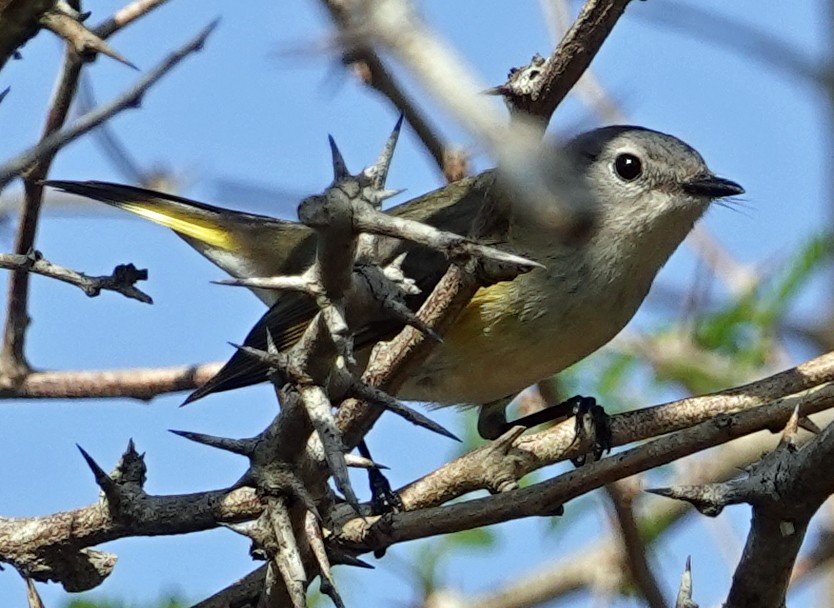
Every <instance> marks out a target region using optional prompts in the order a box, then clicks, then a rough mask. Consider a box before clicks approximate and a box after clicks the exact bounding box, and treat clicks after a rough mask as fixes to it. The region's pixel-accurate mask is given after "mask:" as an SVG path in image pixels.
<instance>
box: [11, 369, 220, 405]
mask: <svg viewBox="0 0 834 608" xmlns="http://www.w3.org/2000/svg"><path fill="white" fill-rule="evenodd" d="M221 367H222V364H221V363H205V364H203V365H182V366H176V367H162V368H144V369H143V368H130V369H121V370H119V369H114V370H69V371H33V372H29V373H28V374H27V375H26V376H25V377H24V378H23V380H22V381H20V382H19V383H15V384H13V383H12V382H11V381H10V379H8V378H2V377H0V387H2V388H0V398H2V399H97V398H114V397H128V398H131V399H141V400H142V401H150V400H151V399H153V398H154V397H158V396H159V395H162V394H165V393H171V392H176V391H184V390H193V389H195V388H196V387H198V386H201V385H202V384H205V382H206V381H207V380H208V379H209V378H211V377H213V376H214V375H215V374H216V373H217V372H218V371H219V370H220V368H221Z"/></svg>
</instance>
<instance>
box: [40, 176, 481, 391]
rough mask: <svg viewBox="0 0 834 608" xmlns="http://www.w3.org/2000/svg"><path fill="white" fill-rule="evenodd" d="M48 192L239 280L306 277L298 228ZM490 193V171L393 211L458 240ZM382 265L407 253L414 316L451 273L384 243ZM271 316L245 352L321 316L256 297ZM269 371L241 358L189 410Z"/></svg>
mask: <svg viewBox="0 0 834 608" xmlns="http://www.w3.org/2000/svg"><path fill="white" fill-rule="evenodd" d="M46 185H49V186H52V187H56V188H60V189H62V190H65V191H67V192H70V193H74V194H79V195H82V196H86V197H88V198H92V199H95V200H98V201H101V202H104V203H107V204H109V205H113V206H114V207H118V208H120V209H124V210H125V211H130V212H132V213H135V214H137V215H139V216H141V217H144V218H146V219H149V220H151V221H153V222H156V223H158V224H161V225H163V226H167V227H168V228H171V229H172V230H174V231H175V232H176V233H177V234H179V235H180V236H181V237H182V238H183V239H184V240H185V241H186V242H187V243H188V244H189V245H191V246H192V247H194V248H195V249H196V250H197V251H199V252H200V253H201V254H203V255H204V256H205V257H207V258H208V259H209V260H211V261H212V262H213V263H215V264H216V265H217V266H219V267H220V268H222V269H223V270H225V271H226V272H228V273H229V274H231V275H232V276H236V277H253V276H273V275H281V274H296V273H300V272H303V271H304V270H305V269H306V268H307V267H308V266H309V264H310V263H311V262H312V260H313V256H314V253H315V246H316V243H315V238H314V235H313V232H312V231H311V230H310V229H309V228H307V227H306V226H303V225H301V224H298V223H295V222H288V221H283V220H278V219H275V218H271V217H268V216H264V215H256V214H249V213H242V212H239V211H233V210H230V209H224V208H221V207H214V206H211V205H207V204H205V203H200V202H197V201H193V200H190V199H186V198H182V197H179V196H174V195H170V194H163V193H160V192H155V191H152V190H146V189H144V188H138V187H134V186H124V185H120V184H113V183H108V182H98V181H86V182H76V181H49V182H46ZM493 187H494V176H493V174H492V173H491V172H486V173H482V174H480V175H478V176H475V177H472V178H466V179H463V180H460V181H457V182H454V183H452V184H448V185H447V186H444V187H443V188H440V189H438V190H435V191H433V192H429V193H428V194H425V195H423V196H421V197H418V198H416V199H413V200H411V201H408V202H406V203H403V204H402V205H398V206H396V207H394V208H392V209H390V210H389V211H388V212H389V213H391V214H392V215H395V216H398V217H403V218H407V219H412V220H416V221H421V222H425V223H427V224H430V225H432V226H435V227H437V228H441V229H443V230H448V231H451V232H455V233H458V234H467V233H468V232H469V231H470V228H471V224H472V218H474V217H475V216H477V214H478V210H479V209H480V207H481V206H482V205H483V204H484V202H485V201H486V200H488V199H489V198H490V193H491V192H492V188H493ZM381 243H382V244H381V246H380V248H379V249H380V250H381V251H383V254H382V262H383V263H385V262H387V261H390V260H393V259H394V258H395V257H396V256H397V255H399V254H400V253H402V252H403V251H406V252H407V256H406V259H405V261H404V263H403V270H404V272H405V274H406V276H408V277H410V278H412V279H413V280H414V281H415V282H416V284H417V286H418V287H419V288H420V289H421V292H422V293H421V294H419V295H416V296H409V298H408V299H407V300H408V301H407V303H408V305H409V306H410V307H411V308H412V309H414V310H416V309H417V308H418V307H419V306H420V305H421V304H422V302H423V301H424V300H425V298H426V297H427V296H428V294H429V293H431V290H432V289H433V288H434V285H435V284H436V283H437V281H438V280H439V279H440V277H441V276H442V275H443V273H444V272H445V271H446V269H447V267H448V261H447V260H446V258H445V257H444V256H443V255H442V254H440V253H438V252H436V251H432V250H428V249H426V248H423V247H420V246H417V245H413V244H411V243H406V242H403V241H398V240H396V239H381ZM254 291H256V293H258V295H259V296H260V297H261V299H262V300H263V301H264V302H266V303H267V304H272V306H271V307H270V309H269V310H268V311H267V312H266V313H265V314H264V315H263V316H262V317H261V319H260V320H259V321H258V323H257V324H256V325H255V327H254V328H253V329H252V330H251V331H250V332H249V334H248V335H247V336H246V339H245V340H244V344H245V345H246V346H251V347H253V348H257V349H259V350H266V347H267V332H269V334H270V335H271V337H272V339H273V341H274V343H275V345H276V347H277V348H278V349H279V350H286V349H288V348H290V347H291V346H292V345H293V344H295V343H296V342H297V341H298V340H299V338H300V337H301V335H302V333H303V332H304V330H305V329H306V327H307V324H308V323H309V322H310V320H311V319H312V318H313V317H314V316H315V314H316V312H317V311H318V309H317V307H316V305H315V302H314V301H313V300H312V299H311V298H310V297H309V296H306V295H304V294H300V293H285V294H282V295H281V296H280V297H277V296H276V295H275V294H276V292H274V291H266V290H254ZM401 325H402V324H401V323H399V322H395V321H382V322H375V323H372V324H368V325H365V326H362V327H359V328H358V329H357V333H356V339H355V346H356V348H357V350H361V349H363V348H367V347H369V346H371V345H373V344H374V343H376V342H378V341H379V340H383V339H386V338H389V337H391V336H392V335H393V334H394V333H395V332H396V331H398V330H399V328H400V327H401ZM267 373H268V370H267V369H266V368H265V367H264V366H263V365H262V364H261V363H260V362H258V361H257V360H256V359H254V358H252V357H250V356H249V355H247V354H245V353H243V352H241V351H238V352H236V353H235V354H234V355H233V356H232V358H231V359H230V360H229V361H228V362H227V363H226V365H224V366H223V368H222V369H221V370H220V371H219V372H218V373H217V375H215V376H214V377H213V378H211V379H210V380H209V381H208V382H207V383H206V384H204V385H203V386H201V387H200V388H199V389H197V390H196V391H195V392H193V393H192V394H191V395H189V397H188V398H187V399H186V403H189V402H191V401H194V400H196V399H199V398H200V397H203V396H205V395H208V394H209V393H213V392H218V391H224V390H230V389H234V388H239V387H243V386H248V385H250V384H255V383H258V382H263V381H265V380H266V379H267Z"/></svg>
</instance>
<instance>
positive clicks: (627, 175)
mask: <svg viewBox="0 0 834 608" xmlns="http://www.w3.org/2000/svg"><path fill="white" fill-rule="evenodd" d="M614 171H616V172H617V175H619V176H620V177H621V178H622V179H624V180H625V181H627V182H630V181H632V180H635V179H637V178H638V177H640V174H641V173H643V163H641V162H640V159H639V158H637V157H636V156H634V154H629V153H625V154H620V155H619V156H617V158H615V159H614Z"/></svg>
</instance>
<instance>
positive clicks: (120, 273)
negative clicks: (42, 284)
mask: <svg viewBox="0 0 834 608" xmlns="http://www.w3.org/2000/svg"><path fill="white" fill-rule="evenodd" d="M0 268H5V269H7V270H23V271H26V272H31V273H32V274H39V275H42V276H45V277H50V278H53V279H57V280H59V281H63V282H64V283H69V284H70V285H75V286H77V287H80V288H81V290H82V291H83V292H84V293H86V294H87V295H88V296H90V297H95V296H97V295H99V294H100V293H101V292H102V290H106V291H115V292H117V293H120V294H122V295H123V296H125V297H128V298H133V299H134V300H139V301H140V302H144V303H145V304H152V303H153V300H152V299H151V297H150V296H149V295H147V294H146V293H144V292H143V291H141V290H140V289H138V288H137V287H136V286H135V283H136V282H137V281H144V280H146V279H147V278H148V271H147V270H139V269H138V268H136V267H135V266H134V265H133V264H125V265H120V266H116V268H115V269H114V270H113V272H112V274H110V275H107V276H98V277H91V276H88V275H86V274H83V273H81V272H77V271H75V270H71V269H69V268H63V267H61V266H56V265H55V264H53V263H52V262H50V261H48V260H45V259H44V258H43V257H41V254H40V252H38V251H33V252H32V253H31V254H30V255H17V254H14V253H5V254H0Z"/></svg>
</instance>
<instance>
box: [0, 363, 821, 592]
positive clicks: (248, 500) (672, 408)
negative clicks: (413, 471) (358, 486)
mask: <svg viewBox="0 0 834 608" xmlns="http://www.w3.org/2000/svg"><path fill="white" fill-rule="evenodd" d="M831 375H834V356H832V355H828V356H826V357H822V358H819V359H816V360H813V361H809V362H808V363H806V364H804V365H802V366H799V367H797V368H794V369H792V370H789V371H787V372H783V373H782V374H779V375H777V376H773V377H771V378H766V379H764V380H762V381H760V382H758V383H753V384H751V385H748V386H747V387H742V389H743V392H744V393H745V394H747V395H750V396H751V397H750V398H749V399H745V400H744V401H743V402H741V404H740V403H739V402H738V401H737V400H736V399H737V398H738V396H739V394H740V392H742V389H735V390H734V391H725V392H724V393H719V394H715V395H711V396H706V397H696V398H691V399H685V400H682V401H678V402H675V403H670V404H667V405H665V406H657V407H656V408H648V409H647V410H639V411H636V412H628V413H626V414H620V415H617V416H615V417H614V419H613V424H614V427H615V428H616V429H618V431H617V432H616V434H615V436H616V437H618V439H617V440H616V441H617V442H618V443H621V442H625V441H639V440H642V439H646V436H645V435H641V434H639V433H637V432H636V430H635V429H638V428H639V429H646V428H649V427H653V428H654V429H655V432H657V433H658V434H666V433H668V432H669V431H671V430H673V429H675V428H678V427H679V425H680V420H679V419H678V416H680V415H681V413H682V412H686V413H685V414H684V417H685V418H687V419H690V418H691V413H692V412H693V411H696V410H697V411H700V412H701V413H702V417H703V418H706V419H707V420H708V421H707V422H702V423H700V424H697V425H696V426H694V427H693V428H691V429H687V430H685V431H681V432H678V433H676V434H672V435H668V436H666V437H662V438H660V439H656V440H654V441H652V442H650V443H648V444H645V445H642V446H640V447H637V448H634V449H632V450H629V451H627V452H623V453H620V454H616V455H613V456H610V457H607V458H604V459H603V460H601V461H599V462H596V463H593V464H590V465H586V466H585V467H583V468H582V469H579V470H576V471H571V472H570V473H566V474H564V475H560V476H558V477H556V478H554V479H551V480H548V481H545V482H542V483H539V484H536V485H534V486H530V487H527V488H523V489H518V490H515V491H512V492H504V493H501V494H498V495H496V496H492V497H489V498H484V499H476V500H470V501H466V502H463V503H459V504H456V505H453V506H449V507H439V508H426V507H427V506H429V504H430V503H428V500H427V499H426V497H425V496H422V497H421V496H420V494H419V490H420V489H421V487H425V485H426V480H429V479H433V480H434V481H433V485H435V486H442V485H444V484H446V485H448V486H455V485H457V489H456V491H454V492H452V491H449V490H446V491H442V492H432V493H431V495H432V496H433V497H434V498H435V500H438V501H439V500H441V499H440V498H439V497H452V496H456V495H462V494H463V493H466V492H468V491H470V490H471V489H474V487H473V486H471V485H464V486H461V485H460V484H458V483H457V482H458V479H456V478H454V477H451V476H450V473H451V472H454V471H456V469H459V468H460V467H461V463H468V465H467V466H468V467H469V468H472V469H476V468H482V469H483V468H491V467H494V466H495V465H494V463H493V462H491V461H490V460H489V458H490V457H491V456H490V455H488V454H486V453H487V450H491V449H494V447H492V446H494V445H495V444H490V445H488V446H485V447H484V448H480V449H478V450H475V451H473V452H470V453H469V454H467V455H466V456H464V457H462V458H461V459H459V460H458V461H456V462H454V463H451V464H450V465H446V466H445V467H442V468H441V469H439V470H438V471H437V472H435V473H433V474H431V475H429V476H427V477H425V478H423V480H420V481H418V482H416V483H414V484H412V485H411V486H409V487H407V488H405V489H404V490H403V492H402V497H403V500H404V502H405V504H406V507H407V508H408V509H411V510H413V511H410V512H407V513H402V514H398V515H393V516H385V517H384V518H383V519H382V521H381V522H380V523H375V522H377V521H378V520H377V518H366V519H352V518H348V519H347V520H346V521H345V523H344V525H343V526H341V527H337V528H335V529H334V532H336V533H337V535H338V536H339V538H340V539H341V541H342V543H344V544H346V545H349V547H350V549H351V551H369V550H371V549H373V548H379V547H382V546H388V545H389V544H392V543H396V542H403V541H405V540H409V539H412V538H423V537H426V536H432V535H436V534H443V533H447V532H450V531H457V530H464V529H470V528H472V527H477V526H480V525H486V524H490V523H497V522H498V521H507V520H510V519H515V518H518V517H524V516H527V515H530V514H539V515H540V514H542V513H543V512H545V511H549V512H552V511H554V510H557V509H558V507H559V506H560V505H561V504H563V503H564V502H566V501H568V500H570V499H571V498H575V497H576V496H579V495H582V494H584V493H586V492H588V491H591V490H592V489H594V488H598V487H601V486H602V485H604V484H606V483H610V482H612V481H614V480H616V479H622V478H624V477H627V476H630V475H633V474H635V473H638V472H640V471H643V470H647V469H650V468H653V467H655V466H657V465H658V464H661V463H666V462H670V461H672V460H676V459H678V458H680V457H683V456H685V455H688V454H692V453H694V452H696V451H698V450H702V449H706V448H707V447H711V446H713V445H717V444H719V443H722V442H726V441H729V440H731V439H733V438H736V437H739V436H742V435H746V434H750V433H753V432H756V431H759V430H762V429H768V428H774V427H775V426H776V425H781V424H782V423H783V422H784V420H786V419H787V418H788V417H789V415H790V412H791V411H792V410H793V409H794V408H795V407H796V406H799V407H800V411H801V412H802V413H803V414H811V413H813V412H815V411H819V410H821V409H823V408H826V407H831V405H832V400H834V387H832V385H830V384H827V383H826V384H823V385H817V387H818V388H816V389H812V390H806V391H805V392H803V393H800V394H799V395H793V396H788V397H784V398H782V399H779V400H776V401H775V402H773V403H771V404H770V405H765V406H764V407H762V404H764V403H768V401H769V400H768V399H766V398H765V397H763V396H760V397H758V398H757V397H755V395H757V394H759V393H762V392H764V391H766V390H772V391H774V393H776V394H778V393H779V388H777V387H781V390H782V391H784V390H788V389H789V388H793V387H796V386H797V384H795V383H792V382H786V381H785V380H786V379H787V378H794V379H797V378H801V377H804V378H807V379H808V381H810V382H813V381H815V380H822V379H824V378H826V377H827V376H831ZM823 381H824V382H830V381H831V380H830V379H829V380H823ZM734 400H735V401H734ZM719 403H723V404H724V407H725V410H724V411H725V412H730V411H739V409H741V408H744V407H746V408H750V409H746V410H745V411H743V412H740V413H737V414H734V415H723V416H722V415H719V414H720V413H721V410H720V409H719V408H718V404H719ZM676 410H677V414H676ZM633 416H638V417H645V418H652V419H655V420H658V419H661V420H665V421H666V422H665V425H660V426H658V425H649V424H634V425H632V426H631V427H630V430H629V432H630V435H628V436H626V434H625V433H626V429H625V428H624V419H627V418H628V417H633ZM276 432H283V433H286V434H285V435H284V436H283V437H285V441H286V442H287V443H288V444H290V446H291V447H292V445H293V442H295V446H296V448H294V449H297V448H298V446H300V445H301V444H303V434H301V437H302V439H301V441H299V434H298V433H295V432H294V431H293V429H292V428H290V427H288V426H283V427H276ZM276 438H277V439H281V435H276ZM573 439H574V432H573V423H572V421H568V422H566V423H563V424H561V425H558V426H556V427H553V428H551V429H548V430H546V431H542V432H540V433H535V434H532V435H529V436H524V437H521V438H520V439H518V440H517V441H516V446H515V447H514V448H513V449H514V450H515V451H516V452H515V454H513V455H510V456H505V457H504V458H505V459H506V460H507V461H508V462H507V463H506V464H505V468H510V467H512V466H513V464H514V463H516V462H517V461H518V459H519V455H520V454H521V453H523V452H522V450H521V449H520V448H521V447H522V446H526V448H525V450H524V452H528V450H530V449H534V450H537V451H538V453H539V460H538V462H539V466H545V464H547V459H546V458H543V456H545V455H546V454H553V453H561V454H562V455H563V457H568V456H570V455H571V454H572V453H579V452H580V448H578V447H576V446H575V445H574V446H573V449H572V450H571V449H568V447H569V446H570V444H571V443H573ZM283 441H284V440H281V441H276V445H277V444H280V445H284V444H283ZM257 443H260V442H257ZM528 453H529V452H528ZM522 470H523V467H522ZM444 475H446V476H447V477H448V478H447V479H445V480H444V479H443V476H444ZM482 487H483V486H482ZM421 499H422V500H421ZM448 499H449V498H445V500H448ZM131 500H135V501H138V502H137V504H136V505H133V506H131ZM122 503H123V504H122V506H121V507H120V508H121V509H123V510H128V511H129V512H130V513H131V517H129V518H119V517H117V516H115V515H114V514H113V513H112V512H111V511H109V510H108V508H107V506H106V505H102V504H101V503H95V504H93V505H90V506H88V507H83V508H81V509H76V510H74V511H68V512H65V513H58V514H55V515H51V516H46V517H36V518H3V519H0V561H4V562H6V563H12V564H14V565H15V566H17V567H18V568H22V569H26V568H29V569H30V570H26V571H33V570H36V571H40V572H41V573H42V576H43V577H44V578H40V579H38V580H45V579H46V578H49V579H53V580H54V579H56V578H61V576H66V572H65V568H63V567H58V566H56V565H55V564H54V563H53V562H52V561H50V559H48V558H47V557H40V558H38V561H37V562H36V563H30V560H31V559H33V558H32V556H36V555H37V556H48V555H49V554H50V551H53V550H55V551H57V550H58V549H57V548H58V547H60V548H62V549H61V550H62V551H66V548H68V547H74V548H76V549H77V550H79V551H80V550H81V549H84V548H87V547H90V546H93V545H96V544H100V543H103V542H107V541H110V540H115V539H117V538H123V537H126V536H139V535H144V536H147V535H160V534H183V533H188V532H194V531H197V530H204V529H207V528H211V527H215V526H217V525H219V524H221V523H227V522H238V521H243V520H250V519H253V518H255V517H257V516H258V515H259V514H260V513H261V512H262V510H263V503H262V502H261V501H260V500H259V499H258V498H257V497H256V495H255V493H254V492H253V491H252V490H250V489H247V488H241V489H235V490H233V491H217V492H203V493H199V494H189V495H180V496H149V495H144V494H143V495H141V500H139V499H137V498H133V499H131V498H128V499H127V503H125V501H124V500H122ZM439 504H441V503H440V502H435V503H434V505H439ZM434 505H432V506H434ZM137 509H138V510H137ZM340 513H341V514H343V515H344V514H345V511H344V510H343V509H342V510H340ZM51 548H52V549H51ZM62 555H66V553H62ZM62 559H64V558H63V557H62ZM61 563H62V564H63V562H61Z"/></svg>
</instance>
